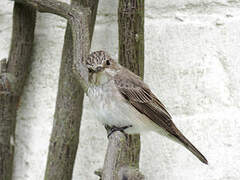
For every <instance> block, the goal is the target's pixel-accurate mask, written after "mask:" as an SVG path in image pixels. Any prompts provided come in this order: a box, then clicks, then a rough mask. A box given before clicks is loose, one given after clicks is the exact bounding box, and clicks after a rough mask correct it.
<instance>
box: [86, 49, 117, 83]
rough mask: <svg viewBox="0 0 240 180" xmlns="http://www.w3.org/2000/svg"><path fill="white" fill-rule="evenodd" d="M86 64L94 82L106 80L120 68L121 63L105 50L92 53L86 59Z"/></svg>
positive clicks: (90, 78) (91, 80) (90, 77)
mask: <svg viewBox="0 0 240 180" xmlns="http://www.w3.org/2000/svg"><path fill="white" fill-rule="evenodd" d="M86 66H87V68H88V72H89V80H90V82H92V83H94V84H102V83H104V82H106V81H107V80H108V79H109V78H111V77H113V76H114V75H115V74H116V73H117V72H118V70H119V69H120V65H119V64H118V63H117V62H115V61H114V60H113V59H112V58H111V57H110V56H109V55H108V54H107V53H106V52H104V51H95V52H93V53H91V54H90V55H89V56H88V58H87V60H86Z"/></svg>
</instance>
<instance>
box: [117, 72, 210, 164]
mask: <svg viewBox="0 0 240 180" xmlns="http://www.w3.org/2000/svg"><path fill="white" fill-rule="evenodd" d="M114 82H115V85H116V86H117V88H118V90H119V92H120V93H121V94H122V95H123V97H124V98H125V99H126V101H127V102H128V103H130V104H131V105H132V106H134V107H135V108H136V109H137V110H138V111H139V112H140V113H142V114H144V115H146V116H147V117H148V118H149V119H150V120H152V121H153V122H154V123H155V124H156V125H158V126H160V127H161V128H163V129H165V130H166V131H167V132H168V133H169V136H172V138H175V139H176V141H179V143H181V144H182V145H184V146H185V147H186V148H187V149H188V150H190V151H191V152H192V153H193V154H194V155H195V156H196V157H197V158H198V159H199V160H200V161H202V162H203V163H205V164H208V161H207V159H206V158H205V157H204V156H203V155H202V154H201V153H200V152H199V151H198V150H197V148H195V147H194V146H193V145H192V143H191V142H190V141H189V140H187V138H186V137H185V136H184V135H183V134H182V133H181V132H180V131H179V130H178V129H177V127H176V126H175V124H174V123H173V121H172V117H171V115H170V114H169V113H168V112H167V109H166V107H165V106H164V105H163V104H162V103H161V102H160V101H159V100H158V98H157V97H156V96H155V95H154V94H153V93H152V92H151V90H150V89H149V88H148V86H147V85H146V84H145V83H144V82H143V81H142V80H141V79H140V77H138V76H136V75H135V74H134V73H132V72H131V71H129V70H127V69H122V70H121V71H119V73H117V74H116V75H115V76H114Z"/></svg>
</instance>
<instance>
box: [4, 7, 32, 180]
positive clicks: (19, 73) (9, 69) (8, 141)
mask: <svg viewBox="0 0 240 180" xmlns="http://www.w3.org/2000/svg"><path fill="white" fill-rule="evenodd" d="M35 17H36V13H35V10H34V9H32V8H30V7H26V6H25V5H22V4H18V3H15V5H14V10H13V30H12V41H11V48H10V53H9V58H8V62H7V64H6V60H2V61H1V74H0V114H1V115H0V179H6V180H11V177H12V166H13V154H14V139H15V138H14V137H15V124H16V113H17V106H18V103H19V100H20V96H21V94H22V92H23V86H24V84H25V80H26V78H27V75H28V69H29V66H30V64H31V55H32V47H33V39H34V28H35Z"/></svg>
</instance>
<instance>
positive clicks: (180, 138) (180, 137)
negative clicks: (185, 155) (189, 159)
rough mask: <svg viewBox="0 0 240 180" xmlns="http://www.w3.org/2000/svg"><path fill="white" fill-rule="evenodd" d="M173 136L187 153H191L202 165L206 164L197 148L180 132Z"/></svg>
mask: <svg viewBox="0 0 240 180" xmlns="http://www.w3.org/2000/svg"><path fill="white" fill-rule="evenodd" d="M173 136H174V137H175V138H176V139H177V141H178V142H179V143H180V144H182V145H183V146H184V147H186V148H187V149H188V150H189V151H191V152H192V153H193V154H194V155H195V156H196V157H197V158H198V159H199V160H200V161H201V162H203V163H204V164H208V161H207V159H206V158H205V157H204V156H203V155H202V153H201V152H199V151H198V150H197V148H196V147H195V146H194V145H193V144H192V143H191V142H190V141H189V140H188V139H187V138H186V137H185V136H184V135H183V134H182V133H181V132H180V131H178V132H177V133H176V134H175V135H173Z"/></svg>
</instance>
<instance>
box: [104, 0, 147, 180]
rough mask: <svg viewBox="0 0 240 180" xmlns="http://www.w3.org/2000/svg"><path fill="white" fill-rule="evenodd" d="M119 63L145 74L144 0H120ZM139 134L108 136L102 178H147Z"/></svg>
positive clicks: (114, 134) (136, 72) (115, 179)
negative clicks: (143, 173) (140, 161)
mask: <svg viewBox="0 0 240 180" xmlns="http://www.w3.org/2000/svg"><path fill="white" fill-rule="evenodd" d="M118 29H119V63H120V64H121V65H123V66H125V67H127V68H128V69H130V70H131V71H133V72H134V73H135V74H137V75H139V76H141V77H142V78H143V73H144V0H119V8H118ZM140 147H141V144H140V135H128V137H127V139H126V138H125V136H124V135H123V134H122V133H120V132H115V133H113V134H112V135H111V136H110V138H109V144H108V149H107V154H106V157H105V162H104V168H103V172H102V179H103V180H120V179H128V180H135V179H136V180H137V179H144V176H143V175H141V173H140V172H139V171H138V168H139V154H140Z"/></svg>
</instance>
